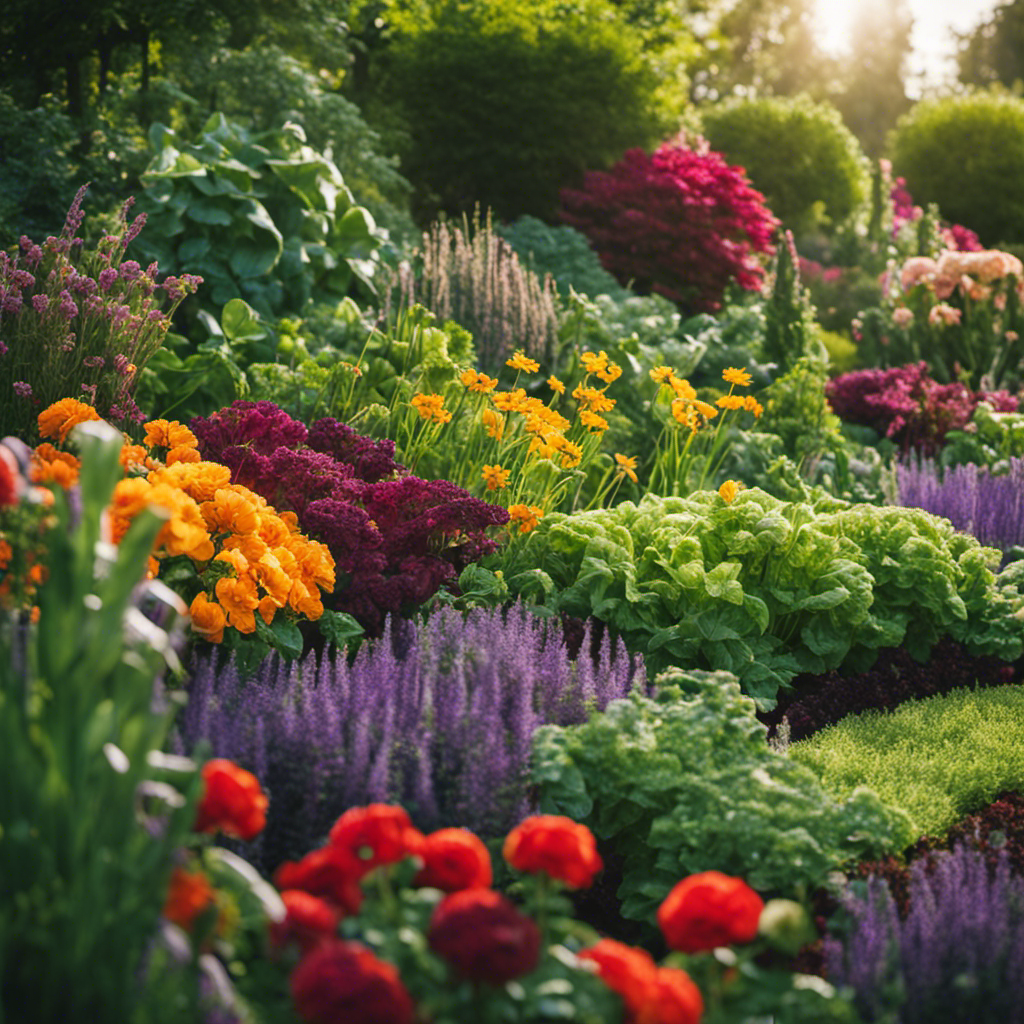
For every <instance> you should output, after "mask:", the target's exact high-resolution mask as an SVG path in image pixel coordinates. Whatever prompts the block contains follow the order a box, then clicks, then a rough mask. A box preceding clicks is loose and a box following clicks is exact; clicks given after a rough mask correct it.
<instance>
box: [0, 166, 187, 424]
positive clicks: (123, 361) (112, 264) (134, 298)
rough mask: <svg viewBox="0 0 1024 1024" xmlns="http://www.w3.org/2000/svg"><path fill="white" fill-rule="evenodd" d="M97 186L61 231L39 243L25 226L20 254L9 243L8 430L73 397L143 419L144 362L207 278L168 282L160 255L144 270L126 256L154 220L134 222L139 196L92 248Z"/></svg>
mask: <svg viewBox="0 0 1024 1024" xmlns="http://www.w3.org/2000/svg"><path fill="white" fill-rule="evenodd" d="M87 188H88V185H83V186H82V187H81V188H80V189H79V190H78V193H77V195H76V196H75V199H74V202H73V203H72V204H71V208H70V209H69V210H68V215H67V219H66V220H65V222H64V227H63V229H62V231H61V233H60V236H59V237H54V236H53V235H51V236H50V237H49V238H47V239H46V241H45V242H43V243H42V245H37V244H36V243H34V242H33V241H32V240H31V239H30V238H28V237H27V236H25V235H23V236H22V237H21V240H20V242H19V245H18V250H17V251H16V252H15V254H14V255H11V254H9V253H7V252H0V436H3V435H5V434H15V435H19V436H30V435H32V434H34V432H35V431H34V423H35V418H36V415H37V414H38V413H39V411H40V410H41V409H45V408H46V407H47V406H49V405H51V404H52V403H53V402H56V401H58V400H59V399H61V398H68V397H70V398H80V399H82V400H83V401H85V402H88V403H89V404H90V405H92V406H93V407H94V408H95V409H96V410H97V411H98V412H99V413H100V415H101V416H103V417H105V418H107V419H109V420H113V421H115V422H121V423H126V422H131V421H137V422H141V421H142V419H143V418H144V417H143V415H142V413H141V412H140V411H139V409H138V407H137V406H136V404H135V401H134V398H133V396H134V394H135V389H136V386H137V384H138V381H139V378H140V375H141V373H142V370H143V368H144V367H145V365H146V363H147V362H148V361H149V359H150V358H151V356H152V355H153V353H154V352H156V350H157V349H158V348H160V346H161V344H162V343H163V340H164V336H165V335H166V334H167V330H168V328H169V326H170V323H171V315H172V314H173V313H174V310H175V309H176V308H177V306H178V304H179V303H180V302H181V301H182V299H184V298H185V297H186V296H187V295H189V294H191V293H193V292H194V291H195V290H196V288H197V287H198V285H199V284H201V283H202V278H201V277H195V276H193V275H191V274H183V275H182V276H181V277H180V278H178V277H167V278H165V279H164V281H163V283H161V284H158V283H157V280H156V275H157V265H156V263H151V264H150V265H149V267H148V268H147V269H146V270H143V269H142V268H141V267H140V266H139V264H138V263H137V262H135V260H125V259H124V255H125V252H126V250H127V248H128V246H129V244H130V243H131V242H132V241H133V240H134V239H135V238H136V237H137V236H138V234H139V232H140V231H141V230H142V228H143V226H144V224H145V222H146V218H145V215H144V214H139V216H137V217H136V218H135V219H134V220H133V221H132V223H131V224H130V225H129V223H128V212H129V210H130V209H131V206H132V202H133V201H132V200H131V199H129V200H128V201H127V202H126V203H125V204H124V206H122V208H121V211H120V213H119V215H118V224H117V228H116V230H115V233H114V234H109V235H104V236H103V237H102V238H101V239H100V240H99V242H98V243H97V245H96V247H95V249H92V250H86V249H85V246H84V243H83V240H82V239H81V238H78V237H76V235H77V233H78V230H79V228H80V227H81V226H82V221H83V220H84V218H85V214H84V212H83V210H82V200H83V199H84V198H85V192H86V189H87ZM161 291H162V292H163V293H164V296H163V297H164V298H166V299H167V300H168V301H169V303H170V306H169V308H168V309H167V310H166V311H162V310H161V309H160V308H159V306H160V297H158V295H157V293H158V292H161Z"/></svg>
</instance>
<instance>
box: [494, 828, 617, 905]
mask: <svg viewBox="0 0 1024 1024" xmlns="http://www.w3.org/2000/svg"><path fill="white" fill-rule="evenodd" d="M504 854H505V860H507V861H508V862H509V864H511V865H512V867H514V868H515V869H516V870H517V871H525V872H528V873H531V874H534V873H537V872H541V871H543V872H544V873H546V874H548V875H550V876H551V877H552V878H557V879H558V880H559V881H562V882H564V883H565V884H566V885H567V886H569V887H570V888H571V889H585V888H587V886H589V885H590V883H591V882H592V881H593V880H594V875H596V874H597V873H598V871H600V870H601V868H602V867H603V866H604V865H603V863H602V861H601V857H600V855H599V854H598V852H597V844H596V843H595V842H594V836H593V833H592V832H591V831H590V829H589V828H587V827H586V825H578V824H577V823H576V822H575V821H573V820H572V819H571V818H564V817H562V816H561V815H557V814H538V815H535V816H534V817H532V818H527V819H526V820H525V821H523V822H522V823H521V824H519V825H517V826H516V827H515V828H514V829H512V831H511V832H509V834H508V836H507V838H506V839H505V847H504Z"/></svg>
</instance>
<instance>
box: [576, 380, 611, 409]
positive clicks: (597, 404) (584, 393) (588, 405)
mask: <svg viewBox="0 0 1024 1024" xmlns="http://www.w3.org/2000/svg"><path fill="white" fill-rule="evenodd" d="M572 397H573V398H575V399H576V401H577V402H579V403H580V408H582V409H589V410H590V411H591V412H611V411H612V409H614V408H615V399H614V398H609V397H608V396H607V395H606V394H605V393H604V392H603V391H599V390H598V389H597V388H586V387H584V386H583V385H582V384H579V385H577V387H576V390H575V391H573V393H572Z"/></svg>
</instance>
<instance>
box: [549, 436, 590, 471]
mask: <svg viewBox="0 0 1024 1024" xmlns="http://www.w3.org/2000/svg"><path fill="white" fill-rule="evenodd" d="M549 440H550V442H551V444H552V445H553V446H554V448H555V450H556V451H557V452H559V454H560V455H561V456H562V468H563V469H575V468H576V467H577V466H578V465H579V464H580V463H581V462H582V461H583V449H582V448H581V447H580V446H579V445H578V444H573V442H572V441H570V440H568V439H567V438H564V437H562V436H561V434H552V435H551V437H550V438H549Z"/></svg>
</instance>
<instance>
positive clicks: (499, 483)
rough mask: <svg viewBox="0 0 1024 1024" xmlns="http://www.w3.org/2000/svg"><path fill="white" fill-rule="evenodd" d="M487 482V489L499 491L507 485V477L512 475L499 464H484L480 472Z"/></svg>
mask: <svg viewBox="0 0 1024 1024" xmlns="http://www.w3.org/2000/svg"><path fill="white" fill-rule="evenodd" d="M480 475H481V476H482V477H483V478H484V480H485V481H486V483H487V490H489V491H500V490H501V489H502V488H503V487H507V486H508V478H509V477H510V476H511V475H512V471H511V470H510V469H502V468H501V466H500V465H498V464H495V465H493V466H484V468H483V472H482V473H481V474H480Z"/></svg>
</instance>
